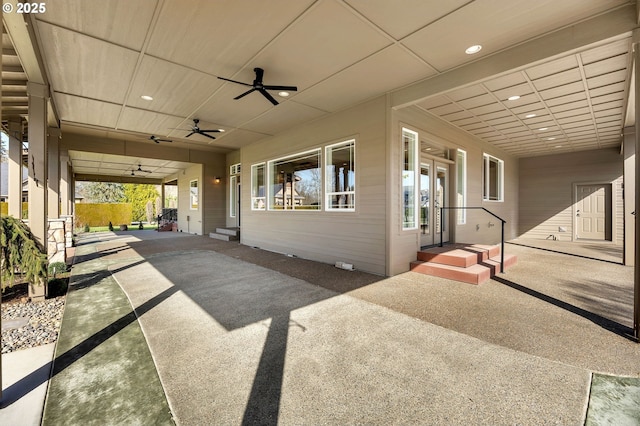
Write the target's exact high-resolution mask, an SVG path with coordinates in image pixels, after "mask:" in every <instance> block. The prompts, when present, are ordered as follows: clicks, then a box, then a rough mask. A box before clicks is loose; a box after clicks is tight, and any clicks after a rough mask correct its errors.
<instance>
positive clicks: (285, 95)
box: [278, 92, 289, 98]
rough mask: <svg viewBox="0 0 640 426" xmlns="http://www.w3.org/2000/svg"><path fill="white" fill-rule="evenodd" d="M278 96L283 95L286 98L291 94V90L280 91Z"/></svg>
mask: <svg viewBox="0 0 640 426" xmlns="http://www.w3.org/2000/svg"><path fill="white" fill-rule="evenodd" d="M278 96H282V97H283V98H286V97H287V96H289V92H278Z"/></svg>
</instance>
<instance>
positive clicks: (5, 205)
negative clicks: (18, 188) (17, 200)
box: [0, 201, 29, 219]
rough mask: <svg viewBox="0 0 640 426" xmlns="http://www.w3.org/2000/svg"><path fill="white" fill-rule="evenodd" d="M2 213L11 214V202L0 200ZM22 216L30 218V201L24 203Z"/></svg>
mask: <svg viewBox="0 0 640 426" xmlns="http://www.w3.org/2000/svg"><path fill="white" fill-rule="evenodd" d="M0 215H2V216H9V203H7V202H5V201H3V202H0ZM22 218H23V219H28V218H29V203H27V202H23V203H22Z"/></svg>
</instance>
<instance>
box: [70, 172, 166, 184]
mask: <svg viewBox="0 0 640 426" xmlns="http://www.w3.org/2000/svg"><path fill="white" fill-rule="evenodd" d="M74 177H75V180H76V181H82V182H115V183H142V184H149V185H161V184H162V182H163V181H164V179H160V178H145V177H136V176H113V175H90V174H81V173H75V174H74Z"/></svg>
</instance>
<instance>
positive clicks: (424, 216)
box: [419, 162, 433, 247]
mask: <svg viewBox="0 0 640 426" xmlns="http://www.w3.org/2000/svg"><path fill="white" fill-rule="evenodd" d="M432 165H433V162H430V163H422V164H420V198H419V199H420V246H421V247H424V246H429V245H432V244H433V234H432V232H431V229H430V227H429V224H430V223H431V216H432V212H431V209H430V208H429V206H430V201H431V200H430V195H431V176H430V171H431V168H432Z"/></svg>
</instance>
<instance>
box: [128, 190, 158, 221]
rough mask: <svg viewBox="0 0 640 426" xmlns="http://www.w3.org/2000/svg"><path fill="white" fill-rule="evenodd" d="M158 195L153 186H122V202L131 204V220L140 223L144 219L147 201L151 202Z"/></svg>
mask: <svg viewBox="0 0 640 426" xmlns="http://www.w3.org/2000/svg"><path fill="white" fill-rule="evenodd" d="M158 196H160V194H159V193H158V190H157V189H156V187H155V186H154V185H141V184H136V183H125V184H124V202H126V203H130V204H131V213H132V220H133V221H134V222H138V221H142V220H144V219H145V217H146V208H147V201H151V202H153V201H154V200H155V199H156V198H157V197H158Z"/></svg>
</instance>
